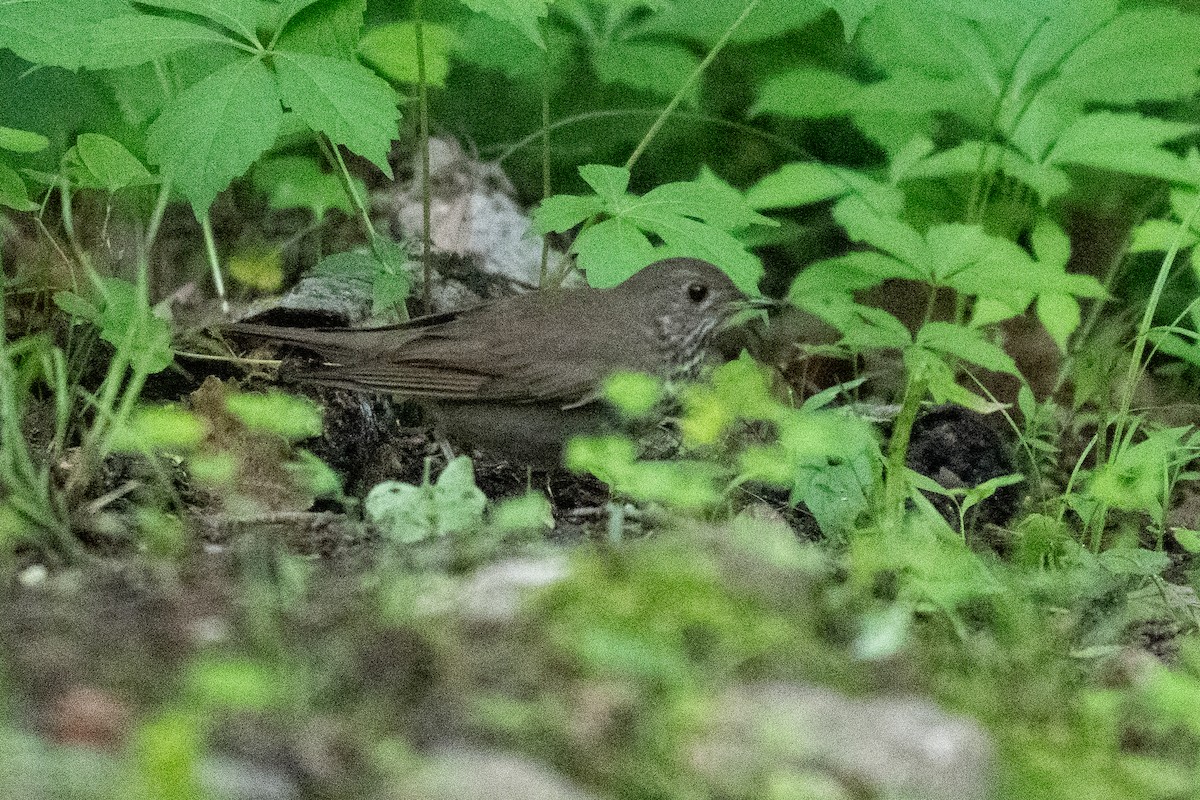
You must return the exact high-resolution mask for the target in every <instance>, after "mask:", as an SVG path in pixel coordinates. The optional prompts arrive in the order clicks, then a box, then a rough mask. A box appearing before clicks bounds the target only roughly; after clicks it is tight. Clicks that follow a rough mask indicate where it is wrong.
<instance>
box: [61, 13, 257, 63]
mask: <svg viewBox="0 0 1200 800" xmlns="http://www.w3.org/2000/svg"><path fill="white" fill-rule="evenodd" d="M235 43H236V42H235V40H234V39H231V38H229V37H228V36H226V35H225V34H223V33H221V32H219V31H215V30H213V29H212V28H209V27H206V26H204V25H197V24H196V23H194V22H187V21H186V20H181V19H175V18H173V17H158V16H154V15H151V14H125V15H122V16H119V17H113V18H112V19H106V20H104V21H103V22H98V23H96V24H95V25H94V26H92V30H91V31H90V34H89V37H88V47H87V50H86V52H84V53H83V55H82V56H81V58H80V60H81V62H82V64H83V66H85V67H87V68H88V69H116V68H119V67H132V66H135V65H137V64H144V63H145V62H147V61H153V60H154V59H156V58H161V57H162V56H166V55H170V54H171V53H174V52H177V51H179V50H183V49H185V48H189V47H196V46H198V45H209V46H212V45H230V46H232V45H234V44H235Z"/></svg>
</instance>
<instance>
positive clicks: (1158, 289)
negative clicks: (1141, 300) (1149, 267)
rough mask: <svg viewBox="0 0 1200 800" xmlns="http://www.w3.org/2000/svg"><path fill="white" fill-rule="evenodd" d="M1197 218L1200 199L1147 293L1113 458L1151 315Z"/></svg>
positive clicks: (1126, 418) (1125, 420)
mask: <svg viewBox="0 0 1200 800" xmlns="http://www.w3.org/2000/svg"><path fill="white" fill-rule="evenodd" d="M1198 216H1200V196H1197V198H1196V202H1195V203H1193V204H1192V208H1191V210H1189V211H1188V215H1187V218H1186V219H1184V220H1183V222H1182V224H1181V225H1180V226H1179V232H1178V233H1176V234H1175V239H1174V240H1173V241H1172V242H1171V248H1170V249H1169V250H1168V251H1167V254H1166V256H1165V257H1164V258H1163V261H1162V265H1161V266H1160V267H1159V270H1158V275H1157V276H1156V277H1155V279H1154V288H1153V289H1151V290H1150V297H1149V299H1148V300H1147V301H1146V310H1145V311H1144V312H1143V313H1142V320H1141V322H1140V323H1138V328H1137V337H1136V338H1135V339H1134V341H1133V356H1132V358H1130V360H1129V369H1128V370H1126V373H1125V386H1124V387H1123V389H1122V391H1121V406H1120V408H1119V409H1118V410H1117V418H1116V421H1115V423H1114V425H1113V436H1112V440H1113V442H1114V445H1115V447H1114V456H1115V455H1116V454H1118V453H1119V452H1120V450H1119V449H1118V448H1121V447H1122V444H1121V439H1122V437H1123V435H1124V431H1125V426H1126V425H1127V424H1128V422H1129V409H1130V407H1131V406H1132V405H1133V392H1134V388H1135V387H1136V385H1137V382H1138V379H1139V378H1140V377H1141V373H1142V369H1143V365H1142V356H1143V355H1144V354H1145V352H1146V341H1147V337H1148V336H1149V334H1150V328H1151V327H1152V326H1153V324H1154V312H1155V311H1157V310H1158V303H1159V301H1160V300H1161V299H1162V294H1163V290H1164V289H1165V288H1166V286H1167V278H1168V277H1169V276H1170V274H1171V267H1173V266H1174V265H1175V258H1176V256H1178V255H1179V248H1180V247H1181V246H1182V244H1183V239H1184V236H1186V235H1187V232H1188V231H1190V230H1191V229H1192V225H1193V223H1195V221H1196V218H1197V217H1198Z"/></svg>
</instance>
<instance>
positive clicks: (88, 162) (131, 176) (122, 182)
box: [63, 133, 158, 192]
mask: <svg viewBox="0 0 1200 800" xmlns="http://www.w3.org/2000/svg"><path fill="white" fill-rule="evenodd" d="M63 166H64V169H65V171H66V172H67V175H68V176H69V177H70V178H71V181H72V182H73V183H75V184H76V185H77V186H82V187H84V188H89V189H104V190H105V191H109V192H115V191H117V190H119V189H124V188H125V187H127V186H147V185H150V184H154V183H157V182H158V179H157V178H156V177H154V176H153V175H151V174H150V171H149V170H147V169H146V167H145V166H143V164H142V162H140V161H138V160H137V159H136V158H135V157H134V156H133V154H132V153H130V152H129V151H128V150H126V149H125V146H124V145H123V144H121V143H120V142H118V141H116V140H115V139H110V138H109V137H107V136H104V135H103V134H99V133H81V134H79V138H77V139H76V140H75V146H74V147H72V148H71V149H70V150H68V151H67V152H66V153H65V154H64V155H63Z"/></svg>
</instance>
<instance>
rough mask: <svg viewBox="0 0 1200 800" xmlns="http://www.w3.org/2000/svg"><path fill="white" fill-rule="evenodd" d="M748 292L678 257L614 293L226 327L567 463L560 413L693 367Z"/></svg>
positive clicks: (353, 383) (318, 378)
mask: <svg viewBox="0 0 1200 800" xmlns="http://www.w3.org/2000/svg"><path fill="white" fill-rule="evenodd" d="M744 299H745V297H744V295H743V294H742V293H741V292H740V291H739V290H738V289H737V288H736V287H735V286H734V284H733V282H732V281H731V280H730V279H729V277H728V276H727V275H725V273H723V272H722V271H721V270H720V269H718V268H717V267H715V266H713V265H712V264H709V263H708V262H705V261H700V260H698V259H691V258H672V259H666V260H663V261H658V262H656V263H654V264H651V265H650V266H648V267H646V268H645V269H643V270H641V271H640V272H638V273H637V274H636V275H634V276H633V277H631V278H629V279H628V280H626V281H625V282H624V283H621V284H620V285H618V286H615V287H613V288H611V289H592V288H583V289H563V290H544V291H539V292H534V293H530V294H525V295H520V296H518V297H511V298H507V299H504V300H498V301H494V302H491V303H484V304H482V305H479V306H475V307H473V308H469V309H466V310H463V311H457V312H449V313H445V314H436V315H432V316H429V317H422V318H419V319H415V320H413V321H411V322H409V323H406V324H403V325H394V326H389V327H382V328H366V329H351V328H318V329H304V328H287V327H278V326H270V325H257V324H253V323H234V324H231V325H228V326H225V328H224V330H225V331H227V332H229V333H233V334H238V335H246V336H253V337H257V338H262V339H268V340H271V341H274V342H278V343H281V344H288V345H294V346H297V347H299V348H302V349H304V350H307V351H310V352H312V353H314V354H315V355H317V356H319V357H320V358H321V359H323V360H324V361H325V362H327V363H326V364H325V365H321V366H314V367H311V368H309V367H303V368H300V369H299V370H293V371H292V372H291V373H290V374H289V377H290V378H292V379H295V380H298V381H301V382H310V383H318V384H323V385H327V386H337V387H343V388H348V389H354V390H359V391H365V392H380V393H391V394H400V395H404V396H407V397H413V398H418V399H424V400H430V401H435V402H434V403H433V404H434V405H435V406H436V407H437V409H439V410H440V411H441V412H442V413H441V414H440V416H442V418H443V419H444V420H447V419H448V418H455V417H459V416H463V415H467V416H468V417H471V419H468V420H467V422H468V423H474V424H467V425H463V424H462V422H461V420H460V421H457V422H455V421H451V423H450V424H449V425H448V426H447V427H454V428H458V429H459V430H462V429H463V428H464V427H465V428H471V429H474V430H473V431H471V432H468V438H470V439H474V440H476V441H474V443H476V444H479V442H478V441H477V440H478V439H479V438H481V437H482V438H486V439H489V440H491V441H490V442H489V443H483V444H482V445H481V446H483V447H485V449H493V450H495V449H498V450H500V451H501V452H503V453H505V454H508V455H511V456H514V457H516V456H517V455H518V454H517V453H515V452H514V450H513V448H512V447H511V446H510V443H512V442H514V441H515V442H517V443H519V442H520V441H521V440H523V439H531V438H533V439H536V438H547V439H548V442H542V443H540V444H538V445H537V447H536V448H535V449H536V450H537V452H538V453H539V454H541V455H545V453H544V452H543V451H544V450H545V447H546V446H549V447H550V448H551V449H552V450H554V451H555V452H554V458H555V459H557V455H558V452H557V450H558V449H561V444H562V438H565V437H564V436H560V435H559V432H557V431H555V430H550V429H552V428H555V427H556V426H555V425H554V423H555V422H557V421H559V420H558V419H557V417H558V416H561V414H558V413H556V412H563V411H569V410H572V409H577V410H580V411H583V410H584V407H588V406H594V405H596V404H593V403H592V402H591V401H592V400H594V399H596V397H597V395H598V392H599V389H600V386H601V384H602V382H603V381H604V379H605V378H606V377H608V376H609V375H611V374H612V373H614V372H618V371H631V372H646V373H650V374H654V375H659V376H662V377H674V376H678V375H680V374H682V373H688V372H691V371H694V369H695V368H696V367H697V366H698V365H699V363H700V360H701V359H702V357H703V355H704V351H705V347H706V345H707V342H708V339H709V335H710V334H711V333H712V331H713V330H714V329H715V328H716V327H717V326H718V325H719V324H720V323H721V322H723V321H724V320H726V319H727V318H728V317H729V316H730V315H731V314H732V313H733V312H734V311H735V310H736V309H737V308H738V307H739V302H738V301H740V300H744ZM522 407H526V408H525V410H524V411H522ZM588 412H589V413H587V414H577V415H565V416H563V419H562V420H561V422H563V423H564V425H565V426H566V428H567V429H568V430H567V433H568V434H569V433H571V432H577V431H576V429H577V428H582V429H587V428H589V427H590V426H591V425H592V424H593V423H594V421H595V420H594V419H593V418H594V417H596V416H597V410H596V409H595V408H589V409H588ZM576 417H577V418H578V419H575V418H576ZM575 422H578V423H579V425H576V424H574V423H575ZM450 433H452V434H453V433H454V431H453V430H451V431H450ZM542 434H547V436H546V437H542V436H541V435H542ZM497 437H498V439H497ZM458 438H463V437H458ZM497 440H498V441H499V442H500V444H501V446H500V447H496V446H495V443H496V441H497ZM555 444H557V448H555ZM518 450H521V451H522V453H521V455H525V456H527V455H528V454H525V453H523V450H524V448H518ZM524 460H546V459H534V458H528V457H526V458H524Z"/></svg>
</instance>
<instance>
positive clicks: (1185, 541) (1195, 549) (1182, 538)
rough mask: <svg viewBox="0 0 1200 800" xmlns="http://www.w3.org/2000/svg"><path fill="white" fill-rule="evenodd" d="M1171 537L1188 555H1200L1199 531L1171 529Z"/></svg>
mask: <svg viewBox="0 0 1200 800" xmlns="http://www.w3.org/2000/svg"><path fill="white" fill-rule="evenodd" d="M1171 535H1172V536H1174V537H1175V541H1177V542H1179V546H1180V547H1182V548H1183V549H1184V550H1186V551H1187V552H1189V553H1200V531H1193V530H1188V529H1186V528H1172V529H1171Z"/></svg>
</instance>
